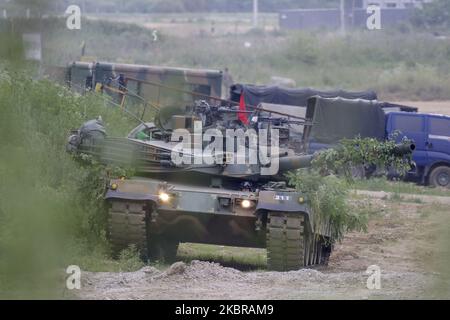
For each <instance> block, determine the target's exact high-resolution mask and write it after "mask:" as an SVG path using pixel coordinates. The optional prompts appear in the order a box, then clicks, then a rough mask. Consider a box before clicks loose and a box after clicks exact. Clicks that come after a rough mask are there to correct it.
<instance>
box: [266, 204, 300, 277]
mask: <svg viewBox="0 0 450 320" xmlns="http://www.w3.org/2000/svg"><path fill="white" fill-rule="evenodd" d="M266 236H267V238H266V246H267V267H268V269H269V270H275V271H289V270H298V269H300V268H301V267H303V266H304V259H305V257H304V256H305V237H304V216H303V215H301V214H287V213H278V212H271V213H269V215H268V219H267V235H266Z"/></svg>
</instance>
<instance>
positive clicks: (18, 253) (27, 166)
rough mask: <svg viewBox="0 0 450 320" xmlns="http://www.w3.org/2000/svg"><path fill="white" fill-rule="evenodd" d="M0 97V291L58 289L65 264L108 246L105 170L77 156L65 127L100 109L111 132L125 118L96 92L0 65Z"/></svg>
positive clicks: (49, 293) (103, 252) (124, 124)
mask: <svg viewBox="0 0 450 320" xmlns="http://www.w3.org/2000/svg"><path fill="white" fill-rule="evenodd" d="M0 97H1V99H0V110H1V117H0V181H1V183H0V221H1V223H0V296H1V297H6V298H10V297H13V298H30V297H31V298H33V297H39V298H44V297H50V298H51V297H58V296H59V294H60V293H61V292H62V289H63V288H64V285H65V282H64V280H63V279H60V278H59V277H60V276H61V272H63V270H64V269H65V268H66V267H67V266H68V265H70V264H76V265H80V261H81V262H82V261H85V260H86V258H83V257H86V256H92V255H94V254H95V255H96V257H97V258H99V257H106V256H107V254H108V246H107V245H106V241H105V219H106V212H105V210H104V207H103V201H101V199H102V196H103V191H104V186H105V183H106V181H107V179H108V177H107V171H106V169H105V168H103V167H101V166H82V165H80V164H78V163H77V162H75V161H74V160H73V159H72V158H71V157H70V155H69V154H67V153H66V152H65V143H66V139H67V135H68V133H69V131H70V129H72V128H78V127H79V126H80V125H81V124H82V123H83V122H84V121H85V120H87V119H92V118H94V117H97V116H99V115H101V116H102V117H103V119H104V121H105V122H106V125H107V127H108V128H109V130H110V131H111V132H112V133H115V134H120V135H124V134H125V132H126V131H127V130H128V129H129V128H130V123H129V120H128V118H126V116H125V115H124V114H122V113H121V112H120V111H119V110H115V109H111V107H109V106H107V105H105V103H104V102H103V100H100V99H99V98H97V97H95V96H77V95H74V94H73V93H71V92H69V91H68V90H67V89H66V88H64V87H60V86H57V85H55V84H53V83H51V82H48V81H45V80H42V81H35V80H32V79H30V78H28V77H27V76H24V75H23V74H22V73H5V72H4V71H3V72H2V77H1V78H0ZM80 267H83V266H82V265H80ZM57 270H59V271H58V272H56V271H57Z"/></svg>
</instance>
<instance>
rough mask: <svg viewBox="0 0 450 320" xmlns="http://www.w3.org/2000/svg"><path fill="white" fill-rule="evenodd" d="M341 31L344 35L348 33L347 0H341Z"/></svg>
mask: <svg viewBox="0 0 450 320" xmlns="http://www.w3.org/2000/svg"><path fill="white" fill-rule="evenodd" d="M340 11H341V32H342V34H343V35H345V33H346V26H345V0H341V10H340Z"/></svg>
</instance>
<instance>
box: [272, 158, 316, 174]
mask: <svg viewBox="0 0 450 320" xmlns="http://www.w3.org/2000/svg"><path fill="white" fill-rule="evenodd" d="M313 159H314V155H302V156H288V157H282V158H280V167H279V168H280V171H289V170H295V169H301V168H307V167H310V166H311V162H312V161H313Z"/></svg>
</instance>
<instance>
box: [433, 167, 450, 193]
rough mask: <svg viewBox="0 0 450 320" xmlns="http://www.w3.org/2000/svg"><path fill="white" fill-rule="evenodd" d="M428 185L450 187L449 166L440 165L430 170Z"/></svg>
mask: <svg viewBox="0 0 450 320" xmlns="http://www.w3.org/2000/svg"><path fill="white" fill-rule="evenodd" d="M430 185H432V186H434V187H437V188H449V189H450V167H446V166H440V167H436V168H434V169H433V171H431V174H430Z"/></svg>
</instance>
